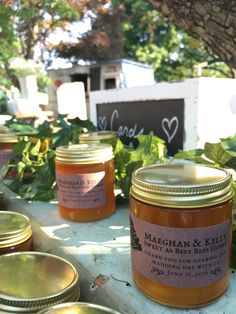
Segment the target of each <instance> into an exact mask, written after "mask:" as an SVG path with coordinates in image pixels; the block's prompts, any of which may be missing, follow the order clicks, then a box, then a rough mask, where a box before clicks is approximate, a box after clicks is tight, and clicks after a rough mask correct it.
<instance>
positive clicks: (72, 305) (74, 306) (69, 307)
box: [38, 302, 121, 314]
mask: <svg viewBox="0 0 236 314" xmlns="http://www.w3.org/2000/svg"><path fill="white" fill-rule="evenodd" d="M80 308H81V309H84V310H85V313H87V311H88V314H89V312H90V310H91V311H93V310H96V309H97V310H99V313H100V312H101V313H104V314H105V313H110V314H121V313H119V312H117V311H115V310H112V309H110V308H108V307H105V306H102V305H98V304H92V303H87V302H69V303H66V304H57V305H54V306H52V307H50V308H47V309H43V310H41V311H40V312H39V313H38V314H50V313H54V314H55V313H65V310H66V311H68V313H69V311H73V312H74V311H76V310H78V309H80ZM86 309H87V311H86ZM60 310H62V311H60ZM76 312H77V311H76Z"/></svg>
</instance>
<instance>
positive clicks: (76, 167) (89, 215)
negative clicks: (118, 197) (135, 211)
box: [55, 143, 116, 221]
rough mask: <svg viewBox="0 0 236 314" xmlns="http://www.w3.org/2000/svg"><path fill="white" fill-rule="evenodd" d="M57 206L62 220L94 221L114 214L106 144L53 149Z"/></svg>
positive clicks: (109, 149) (109, 150) (111, 172)
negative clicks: (54, 154)
mask: <svg viewBox="0 0 236 314" xmlns="http://www.w3.org/2000/svg"><path fill="white" fill-rule="evenodd" d="M55 163H56V182H57V189H58V207H59V211H60V214H61V216H62V217H63V218H65V219H69V220H74V221H94V220H99V219H103V218H105V217H108V216H110V215H112V214H113V213H114V211H115V207H116V204H115V195H114V159H113V152H112V146H111V145H109V144H102V143H97V144H74V145H73V144H72V145H67V146H61V147H58V148H57V149H56V158H55Z"/></svg>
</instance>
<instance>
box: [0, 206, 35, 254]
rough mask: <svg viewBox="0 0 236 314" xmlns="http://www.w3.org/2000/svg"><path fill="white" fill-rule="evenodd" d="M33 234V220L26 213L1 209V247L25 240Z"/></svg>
mask: <svg viewBox="0 0 236 314" xmlns="http://www.w3.org/2000/svg"><path fill="white" fill-rule="evenodd" d="M31 236H32V227H31V222H30V220H29V218H28V217H27V216H26V215H23V214H21V213H18V212H13V211H0V249H1V248H6V247H9V246H13V245H17V244H20V243H22V242H25V241H26V240H28V239H29V238H30V237H31Z"/></svg>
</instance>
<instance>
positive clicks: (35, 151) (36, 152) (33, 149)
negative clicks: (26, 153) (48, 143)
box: [30, 139, 41, 156]
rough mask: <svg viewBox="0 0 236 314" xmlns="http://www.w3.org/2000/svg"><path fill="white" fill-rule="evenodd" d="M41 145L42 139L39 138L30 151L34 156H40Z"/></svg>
mask: <svg viewBox="0 0 236 314" xmlns="http://www.w3.org/2000/svg"><path fill="white" fill-rule="evenodd" d="M40 146H41V140H40V139H38V140H37V142H36V145H34V146H33V148H32V149H31V150H30V153H31V155H32V156H38V154H39V151H40Z"/></svg>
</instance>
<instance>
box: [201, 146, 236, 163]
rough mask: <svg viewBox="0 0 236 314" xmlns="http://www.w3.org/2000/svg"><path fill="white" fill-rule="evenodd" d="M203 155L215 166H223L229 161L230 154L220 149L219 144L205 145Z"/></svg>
mask: <svg viewBox="0 0 236 314" xmlns="http://www.w3.org/2000/svg"><path fill="white" fill-rule="evenodd" d="M204 153H205V156H206V157H207V158H208V159H210V160H212V161H213V162H214V163H215V164H216V165H224V164H225V163H226V162H228V161H229V160H230V159H231V156H230V154H229V153H227V152H226V151H225V150H224V149H223V148H222V144H221V143H205V146H204Z"/></svg>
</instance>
